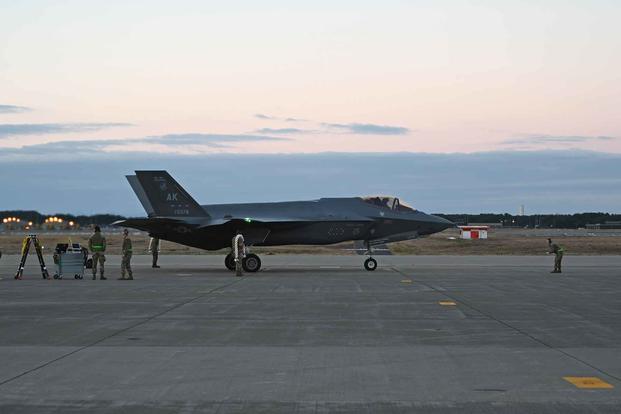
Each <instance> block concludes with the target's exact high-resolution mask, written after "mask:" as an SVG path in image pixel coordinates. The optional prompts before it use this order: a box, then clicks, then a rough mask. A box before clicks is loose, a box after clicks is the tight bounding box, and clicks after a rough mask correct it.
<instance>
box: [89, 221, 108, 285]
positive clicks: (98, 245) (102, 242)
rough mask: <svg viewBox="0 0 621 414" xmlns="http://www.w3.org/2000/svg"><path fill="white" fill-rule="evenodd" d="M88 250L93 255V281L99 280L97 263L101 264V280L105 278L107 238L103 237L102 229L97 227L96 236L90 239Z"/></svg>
mask: <svg viewBox="0 0 621 414" xmlns="http://www.w3.org/2000/svg"><path fill="white" fill-rule="evenodd" d="M88 248H89V250H90V251H91V253H92V254H93V280H96V279H97V262H99V266H100V267H99V279H100V280H106V278H105V277H104V262H105V261H106V255H105V254H104V253H105V252H106V238H105V237H104V236H102V235H101V228H99V226H95V234H93V235H92V236H91V238H90V239H88Z"/></svg>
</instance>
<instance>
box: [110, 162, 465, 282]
mask: <svg viewBox="0 0 621 414" xmlns="http://www.w3.org/2000/svg"><path fill="white" fill-rule="evenodd" d="M127 180H128V181H129V184H130V185H131V187H132V189H133V190H134V192H135V193H136V195H137V196H138V199H139V200H140V202H141V204H142V206H143V207H144V209H145V210H146V212H147V214H148V217H147V218H139V219H129V220H121V221H117V222H115V223H114V225H117V226H123V227H131V228H135V229H139V230H143V231H146V232H149V234H150V235H151V236H154V237H159V238H160V239H163V240H169V241H172V242H175V243H180V244H184V245H187V246H192V247H197V248H199V249H205V250H218V249H223V248H227V247H229V248H230V247H231V244H232V243H231V242H232V238H233V237H234V236H235V235H236V234H237V232H238V231H239V232H241V234H242V235H243V236H244V240H245V242H246V245H247V246H282V245H291V244H305V245H326V244H334V243H340V242H344V241H354V240H356V241H363V242H364V246H365V249H366V254H367V255H368V256H369V257H368V258H367V259H366V260H365V262H364V267H365V269H366V270H375V268H376V267H377V261H376V260H375V259H374V258H373V257H372V253H373V246H377V245H379V244H385V243H391V242H396V241H402V240H411V239H416V238H418V237H421V236H426V235H429V234H433V233H437V232H440V231H442V230H444V229H446V228H449V227H454V224H453V223H452V222H450V221H448V220H445V219H443V218H441V217H437V216H432V215H429V214H425V213H423V212H421V211H417V210H415V209H414V208H412V207H410V206H408V205H407V204H405V203H404V202H402V201H400V200H399V199H398V198H396V197H386V196H376V197H349V198H321V199H319V200H312V201H287V202H276V203H247V204H210V205H202V206H201V205H200V204H198V203H197V202H196V201H195V200H194V199H193V198H192V197H191V196H190V194H188V192H187V191H185V190H184V189H183V187H181V186H180V185H179V184H178V183H177V181H175V180H174V179H173V178H172V177H171V176H170V174H168V172H166V171H136V175H129V176H127ZM224 263H225V266H226V267H227V268H228V269H230V270H233V269H234V268H235V263H234V258H233V255H232V253H229V254H228V255H227V256H226V258H225V261H224ZM243 267H244V269H245V270H246V271H248V272H256V271H258V270H259V269H260V268H261V259H260V258H259V257H258V256H257V255H256V254H247V255H246V258H245V259H244V261H243Z"/></svg>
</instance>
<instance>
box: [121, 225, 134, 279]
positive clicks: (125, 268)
mask: <svg viewBox="0 0 621 414" xmlns="http://www.w3.org/2000/svg"><path fill="white" fill-rule="evenodd" d="M121 253H122V258H121V277H120V278H119V280H134V276H133V273H132V265H131V261H132V240H131V239H130V238H129V231H128V230H127V229H125V230H123V245H122V246H121ZM126 272H127V274H128V275H129V277H128V278H127V279H125V273H126Z"/></svg>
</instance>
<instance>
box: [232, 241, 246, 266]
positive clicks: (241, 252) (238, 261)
mask: <svg viewBox="0 0 621 414" xmlns="http://www.w3.org/2000/svg"><path fill="white" fill-rule="evenodd" d="M233 256H234V257H235V276H243V275H244V268H243V260H244V257H245V256H246V246H245V245H244V236H242V234H241V232H240V231H237V234H236V235H235V237H233Z"/></svg>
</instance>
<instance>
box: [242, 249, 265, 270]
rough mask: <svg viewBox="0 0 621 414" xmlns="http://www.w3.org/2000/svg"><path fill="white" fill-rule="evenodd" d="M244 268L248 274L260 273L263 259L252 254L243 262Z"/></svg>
mask: <svg viewBox="0 0 621 414" xmlns="http://www.w3.org/2000/svg"><path fill="white" fill-rule="evenodd" d="M242 266H243V268H244V271H246V272H248V273H254V272H258V271H259V269H260V268H261V259H259V256H257V255H256V254H253V253H250V254H248V255H246V257H245V258H244V260H242Z"/></svg>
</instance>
